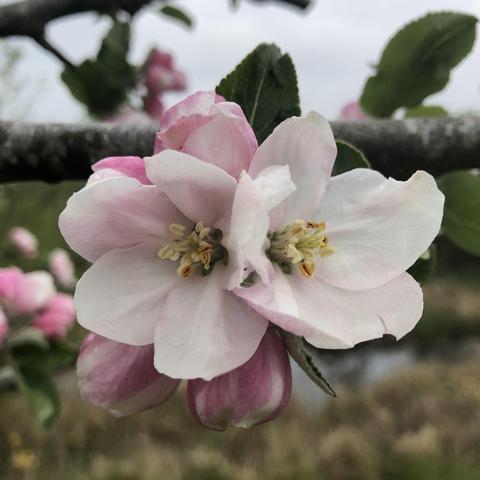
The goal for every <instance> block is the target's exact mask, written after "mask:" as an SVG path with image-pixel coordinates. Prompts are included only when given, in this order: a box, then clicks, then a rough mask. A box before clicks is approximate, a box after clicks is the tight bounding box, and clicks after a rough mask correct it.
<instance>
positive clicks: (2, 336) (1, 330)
mask: <svg viewBox="0 0 480 480" xmlns="http://www.w3.org/2000/svg"><path fill="white" fill-rule="evenodd" d="M8 329H9V327H8V319H7V316H6V315H5V312H4V310H3V308H2V307H0V348H1V347H2V346H3V344H4V343H5V340H6V339H7V336H8Z"/></svg>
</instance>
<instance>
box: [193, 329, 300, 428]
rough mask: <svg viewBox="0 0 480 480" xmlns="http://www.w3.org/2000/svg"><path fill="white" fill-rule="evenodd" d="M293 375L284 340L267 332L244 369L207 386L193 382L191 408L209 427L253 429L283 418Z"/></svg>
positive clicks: (194, 414) (233, 371) (238, 369)
mask: <svg viewBox="0 0 480 480" xmlns="http://www.w3.org/2000/svg"><path fill="white" fill-rule="evenodd" d="M291 389H292V372H291V368H290V363H289V360H288V354H287V351H286V349H285V346H284V344H283V341H282V339H281V338H280V337H279V335H278V334H277V333H276V332H274V331H273V330H270V329H269V330H267V332H266V334H265V336H264V337H263V339H262V341H261V342H260V345H259V347H258V349H257V351H256V352H255V354H254V355H253V356H252V357H251V358H250V359H249V360H248V361H247V362H246V363H245V364H244V365H241V366H240V367H238V368H236V369H235V370H232V371H231V372H228V373H225V374H223V375H221V376H219V377H216V378H214V379H213V380H210V381H209V382H205V381H204V380H200V379H196V380H189V382H188V388H187V398H188V408H189V410H190V412H191V413H192V415H193V416H194V417H195V418H196V419H197V420H198V421H199V422H200V423H201V424H202V425H204V426H205V427H208V428H211V429H213V430H225V428H226V427H227V426H228V425H229V424H232V425H235V426H239V427H251V426H253V425H258V424H260V423H265V422H268V421H269V420H272V419H273V418H275V417H277V416H278V415H280V414H281V413H282V412H283V410H284V409H285V407H286V406H287V403H288V401H289V399H290V394H291Z"/></svg>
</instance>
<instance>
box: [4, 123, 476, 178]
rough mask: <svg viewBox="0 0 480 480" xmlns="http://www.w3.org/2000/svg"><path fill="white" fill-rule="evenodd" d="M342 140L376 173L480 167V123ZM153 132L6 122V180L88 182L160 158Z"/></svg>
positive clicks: (392, 126) (398, 129)
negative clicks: (105, 171)
mask: <svg viewBox="0 0 480 480" xmlns="http://www.w3.org/2000/svg"><path fill="white" fill-rule="evenodd" d="M332 128H333V131H334V133H335V137H336V138H337V139H342V140H345V141H347V142H350V143H352V144H354V145H356V146H357V147H358V148H360V149H361V150H362V151H363V152H364V153H365V155H366V156H367V158H368V159H369V161H370V163H371V164H372V168H374V169H375V170H379V171H380V172H382V173H383V174H384V175H387V176H392V177H395V178H397V179H405V178H407V177H409V176H410V175H411V174H412V173H413V172H415V171H416V170H426V171H428V172H430V173H432V174H434V175H439V174H442V173H445V172H448V171H451V170H457V169H467V168H480V154H479V152H480V117H462V118H442V119H438V118H437V119H409V120H376V121H370V122H364V123H361V122H358V123H345V122H333V123H332ZM157 129H158V127H157V126H156V125H155V124H152V125H148V124H147V125H108V124H92V125H62V124H29V123H10V122H0V181H1V182H15V181H23V180H44V181H48V182H55V181H61V180H67V179H86V178H87V177H88V175H89V174H90V173H91V170H90V165H91V164H92V163H94V162H96V161H98V160H100V159H101V158H104V157H108V156H112V155H138V156H141V157H143V156H148V155H151V154H152V150H153V142H154V137H155V131H156V130H157Z"/></svg>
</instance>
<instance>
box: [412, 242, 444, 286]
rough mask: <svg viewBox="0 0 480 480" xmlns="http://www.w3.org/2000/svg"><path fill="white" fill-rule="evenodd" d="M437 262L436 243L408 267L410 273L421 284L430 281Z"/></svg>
mask: <svg viewBox="0 0 480 480" xmlns="http://www.w3.org/2000/svg"><path fill="white" fill-rule="evenodd" d="M436 263H437V250H436V248H435V245H431V246H430V247H429V249H428V250H427V251H426V252H425V253H424V254H423V255H422V256H421V257H420V258H419V259H418V260H417V261H416V262H415V263H414V264H413V265H412V266H411V267H410V268H409V269H408V273H409V274H410V275H411V276H412V277H413V278H414V279H415V280H416V281H417V282H418V283H420V284H423V283H425V282H427V281H428V279H429V278H430V277H431V276H432V274H433V272H434V270H435V265H436Z"/></svg>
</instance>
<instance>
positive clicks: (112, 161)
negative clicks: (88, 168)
mask: <svg viewBox="0 0 480 480" xmlns="http://www.w3.org/2000/svg"><path fill="white" fill-rule="evenodd" d="M106 168H107V169H111V170H115V171H117V172H118V174H119V175H120V176H126V177H131V178H136V179H137V180H138V181H139V182H140V183H142V184H143V185H151V184H152V182H150V180H149V179H148V177H147V174H146V173H145V162H144V161H143V159H142V158H140V157H107V158H104V159H103V160H100V161H98V162H97V163H94V164H93V165H92V170H93V171H94V172H100V171H101V170H104V169H106Z"/></svg>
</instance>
